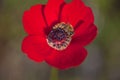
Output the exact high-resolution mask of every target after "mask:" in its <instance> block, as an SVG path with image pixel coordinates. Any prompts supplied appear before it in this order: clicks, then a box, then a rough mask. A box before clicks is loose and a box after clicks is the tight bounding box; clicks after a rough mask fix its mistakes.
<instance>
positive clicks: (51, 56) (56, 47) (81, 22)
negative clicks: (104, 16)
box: [22, 0, 97, 69]
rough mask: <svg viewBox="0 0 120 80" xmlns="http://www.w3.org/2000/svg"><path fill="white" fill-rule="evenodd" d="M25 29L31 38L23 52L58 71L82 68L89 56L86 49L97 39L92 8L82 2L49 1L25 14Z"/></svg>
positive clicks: (24, 44)
mask: <svg viewBox="0 0 120 80" xmlns="http://www.w3.org/2000/svg"><path fill="white" fill-rule="evenodd" d="M23 25H24V29H25V31H26V32H27V34H28V36H27V37H25V39H24V40H23V43H22V51H23V52H24V53H26V55H27V56H28V57H29V58H30V59H32V60H34V61H36V62H42V61H46V62H47V63H48V64H49V65H51V66H53V67H56V68H58V69H68V68H71V67H75V66H78V65H80V64H81V63H82V62H83V61H84V59H85V58H86V56H87V51H86V50H85V48H84V46H86V45H88V44H89V43H90V42H91V41H92V40H93V39H94V38H95V37H96V35H97V28H96V26H95V25H94V16H93V13H92V11H91V8H89V7H87V6H85V4H84V3H83V2H82V1H81V0H72V1H71V2H70V3H66V2H65V1H64V0H48V3H47V4H46V5H42V4H38V5H34V6H32V7H31V8H30V10H26V11H25V12H24V15H23Z"/></svg>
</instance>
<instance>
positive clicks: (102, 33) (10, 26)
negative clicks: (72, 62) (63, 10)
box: [0, 0, 120, 80]
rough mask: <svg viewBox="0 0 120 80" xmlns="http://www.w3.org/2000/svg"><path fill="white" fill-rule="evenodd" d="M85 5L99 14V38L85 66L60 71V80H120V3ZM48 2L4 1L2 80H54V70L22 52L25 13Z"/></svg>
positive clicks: (0, 14) (95, 0)
mask: <svg viewBox="0 0 120 80" xmlns="http://www.w3.org/2000/svg"><path fill="white" fill-rule="evenodd" d="M69 1H70V0H69ZM83 1H84V2H85V4H86V5H88V6H90V7H91V8H92V10H93V12H94V14H95V24H96V25H97V27H98V29H99V34H98V36H97V38H96V40H95V41H94V42H93V43H91V44H90V45H88V46H87V47H86V49H87V50H88V52H89V54H88V56H87V58H86V60H85V61H84V62H83V63H82V64H81V66H79V67H77V68H73V69H69V70H65V71H58V72H59V74H58V77H59V80H120V0H83ZM46 2H47V0H0V80H50V76H51V67H50V66H49V65H47V64H46V63H44V62H43V63H36V62H33V61H31V60H30V59H28V58H27V57H26V56H25V55H24V54H23V52H22V51H21V42H22V40H23V38H24V37H25V36H26V33H25V32H24V30H23V26H22V15H23V12H24V10H26V9H29V8H30V6H32V5H34V4H38V3H42V4H45V3H46ZM55 77H56V76H55ZM52 80H54V79H52Z"/></svg>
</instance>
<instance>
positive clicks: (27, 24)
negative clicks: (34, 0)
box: [23, 4, 46, 35]
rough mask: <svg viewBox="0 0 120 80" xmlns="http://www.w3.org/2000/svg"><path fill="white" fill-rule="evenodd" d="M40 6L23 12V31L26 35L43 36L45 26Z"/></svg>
mask: <svg viewBox="0 0 120 80" xmlns="http://www.w3.org/2000/svg"><path fill="white" fill-rule="evenodd" d="M42 7H43V6H42V5H40V4H38V5H35V6H32V7H31V9H30V10H29V11H25V12H24V15H23V25H24V29H25V31H26V32H27V33H28V34H41V35H44V33H43V32H44V31H43V30H44V27H45V26H46V24H45V21H44V19H43V15H42Z"/></svg>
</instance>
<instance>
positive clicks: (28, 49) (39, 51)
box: [22, 36, 51, 61]
mask: <svg viewBox="0 0 120 80" xmlns="http://www.w3.org/2000/svg"><path fill="white" fill-rule="evenodd" d="M22 51H23V52H24V53H26V54H27V55H28V56H29V57H30V58H31V59H32V60H34V61H42V60H43V59H44V58H45V57H47V56H48V55H49V54H50V53H51V52H50V47H49V46H48V44H47V43H46V40H45V39H44V38H42V37H41V36H27V37H26V38H25V39H24V40H23V42H22Z"/></svg>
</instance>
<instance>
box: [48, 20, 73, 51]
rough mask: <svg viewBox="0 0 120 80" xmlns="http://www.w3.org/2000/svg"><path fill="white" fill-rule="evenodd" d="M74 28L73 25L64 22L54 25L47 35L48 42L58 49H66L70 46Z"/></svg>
mask: <svg viewBox="0 0 120 80" xmlns="http://www.w3.org/2000/svg"><path fill="white" fill-rule="evenodd" d="M73 33H74V29H73V27H72V25H70V24H65V23H64V22H61V23H58V24H56V25H55V26H53V29H52V30H51V32H50V33H49V34H48V36H47V43H48V45H49V46H50V47H52V48H54V49H56V50H64V49H66V48H67V47H68V45H69V44H70V42H71V40H72V35H73Z"/></svg>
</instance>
